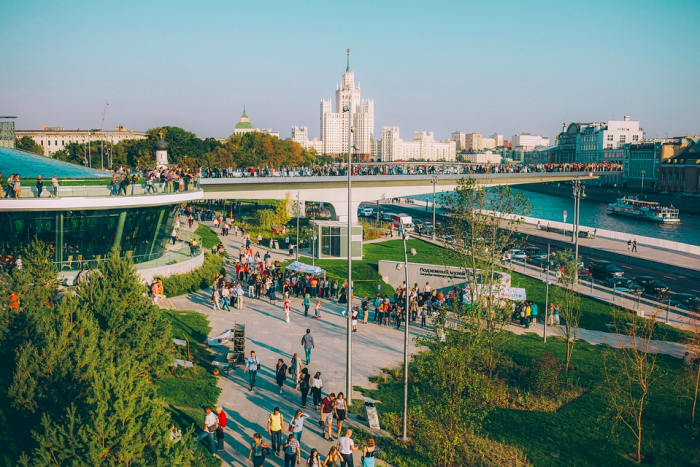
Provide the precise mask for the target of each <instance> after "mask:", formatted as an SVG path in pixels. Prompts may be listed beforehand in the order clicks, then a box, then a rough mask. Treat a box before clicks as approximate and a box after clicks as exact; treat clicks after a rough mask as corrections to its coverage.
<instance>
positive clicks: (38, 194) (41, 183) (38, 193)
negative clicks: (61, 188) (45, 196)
mask: <svg viewBox="0 0 700 467" xmlns="http://www.w3.org/2000/svg"><path fill="white" fill-rule="evenodd" d="M42 191H44V181H43V180H42V179H41V175H39V176H37V177H36V197H37V198H41V192H42Z"/></svg>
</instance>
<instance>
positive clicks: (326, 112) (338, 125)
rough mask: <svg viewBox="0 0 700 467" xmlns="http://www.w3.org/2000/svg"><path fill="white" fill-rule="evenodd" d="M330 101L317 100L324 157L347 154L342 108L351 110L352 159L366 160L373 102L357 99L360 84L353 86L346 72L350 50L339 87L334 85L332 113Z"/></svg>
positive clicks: (345, 116)
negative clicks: (319, 106) (353, 148)
mask: <svg viewBox="0 0 700 467" xmlns="http://www.w3.org/2000/svg"><path fill="white" fill-rule="evenodd" d="M331 105H332V104H331V100H330V99H322V100H321V140H322V141H323V153H324V154H336V155H340V154H347V152H348V122H349V112H345V113H343V108H344V107H345V106H348V107H352V118H353V128H354V129H355V133H354V135H353V143H354V146H355V148H356V149H355V151H353V155H355V156H357V157H358V158H359V159H360V160H363V159H365V160H368V159H369V156H370V152H371V142H372V138H373V136H374V101H373V100H372V99H365V100H361V99H360V84H359V83H358V84H357V86H355V73H353V72H352V71H351V70H350V50H349V49H348V64H347V67H346V68H345V73H343V81H342V83H339V84H336V89H335V112H333V108H332V107H331Z"/></svg>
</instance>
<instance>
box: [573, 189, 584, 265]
mask: <svg viewBox="0 0 700 467" xmlns="http://www.w3.org/2000/svg"><path fill="white" fill-rule="evenodd" d="M572 185H573V190H574V228H573V229H572V230H573V231H574V232H573V234H574V245H575V250H574V261H575V262H576V267H578V229H579V225H580V221H579V218H580V214H581V198H585V197H586V187H585V185H583V184H581V180H580V179H579V178H578V177H576V178H575V179H574V181H573V182H572ZM576 277H578V274H577V275H576Z"/></svg>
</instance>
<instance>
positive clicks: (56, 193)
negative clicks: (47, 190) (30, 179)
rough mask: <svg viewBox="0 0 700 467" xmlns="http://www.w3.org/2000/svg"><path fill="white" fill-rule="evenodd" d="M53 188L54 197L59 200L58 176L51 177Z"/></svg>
mask: <svg viewBox="0 0 700 467" xmlns="http://www.w3.org/2000/svg"><path fill="white" fill-rule="evenodd" d="M51 186H52V187H53V197H54V198H58V179H57V178H56V174H53V177H51Z"/></svg>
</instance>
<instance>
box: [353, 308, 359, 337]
mask: <svg viewBox="0 0 700 467" xmlns="http://www.w3.org/2000/svg"><path fill="white" fill-rule="evenodd" d="M359 314H360V308H359V307H358V306H357V305H355V306H354V307H352V315H351V322H352V332H357V315H359Z"/></svg>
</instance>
